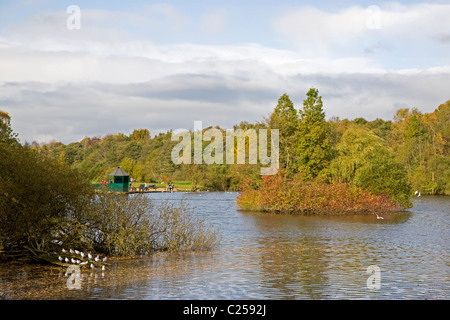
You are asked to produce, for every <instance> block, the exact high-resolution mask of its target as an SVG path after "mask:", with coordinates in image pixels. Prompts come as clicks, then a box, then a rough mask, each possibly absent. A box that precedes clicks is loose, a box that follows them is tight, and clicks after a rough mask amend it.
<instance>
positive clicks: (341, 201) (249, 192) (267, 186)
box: [237, 171, 401, 215]
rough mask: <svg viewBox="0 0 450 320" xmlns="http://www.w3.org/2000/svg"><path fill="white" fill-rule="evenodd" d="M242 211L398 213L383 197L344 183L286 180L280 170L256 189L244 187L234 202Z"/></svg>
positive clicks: (392, 202)
mask: <svg viewBox="0 0 450 320" xmlns="http://www.w3.org/2000/svg"><path fill="white" fill-rule="evenodd" d="M237 203H238V206H239V207H241V208H242V209H247V210H257V211H266V212H276V213H294V214H305V215H308V214H320V215H341V214H369V213H376V212H386V211H392V210H400V209H401V207H400V206H399V205H398V204H397V203H396V202H395V201H392V200H391V199H390V198H389V197H388V196H386V195H374V194H372V193H370V192H368V191H364V190H363V189H361V188H359V187H356V186H351V185H349V184H347V183H333V184H328V183H325V182H321V181H320V180H317V179H316V180H312V181H308V182H305V181H303V180H302V179H300V178H295V179H293V180H291V181H290V180H288V179H287V178H286V176H285V174H284V173H283V172H282V171H280V172H278V173H277V174H276V175H273V176H265V177H264V178H263V180H262V183H261V185H260V186H259V188H258V189H255V188H254V187H252V186H249V185H246V186H245V188H244V189H243V191H242V192H241V194H240V195H239V196H238V199H237Z"/></svg>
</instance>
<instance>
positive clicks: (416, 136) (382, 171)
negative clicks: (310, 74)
mask: <svg viewBox="0 0 450 320" xmlns="http://www.w3.org/2000/svg"><path fill="white" fill-rule="evenodd" d="M449 123H450V100H449V101H447V102H445V103H443V104H441V105H439V106H438V107H437V108H436V109H435V111H434V112H432V113H425V114H424V113H422V112H420V111H419V110H418V109H416V108H404V109H399V110H397V112H396V113H395V115H394V116H393V120H383V119H376V120H373V121H367V120H365V119H364V118H356V119H353V120H349V119H340V118H338V117H333V118H331V119H329V120H325V113H324V111H323V105H322V98H321V96H319V92H318V90H317V89H311V90H309V92H308V93H307V95H306V99H305V100H303V104H302V105H301V107H300V108H296V107H294V103H293V102H292V100H291V99H290V97H289V96H288V95H287V94H283V95H282V96H281V97H280V98H279V100H278V104H277V105H276V106H275V108H274V110H273V112H272V113H271V114H270V116H269V117H268V118H267V119H263V120H262V121H261V122H257V123H248V122H241V123H239V124H238V125H235V126H234V129H238V128H240V129H244V130H246V129H250V128H254V129H261V128H267V129H271V128H272V129H279V133H280V168H281V169H282V170H283V172H284V174H285V175H286V176H287V178H288V179H291V178H294V177H297V178H298V177H299V176H301V179H302V180H304V181H306V180H310V179H318V178H319V179H321V180H322V181H328V182H333V181H339V182H345V183H350V184H353V185H356V186H358V187H361V188H363V189H366V190H370V191H373V192H375V193H381V191H382V190H381V189H383V188H403V190H401V191H399V190H396V191H393V192H394V193H395V192H403V193H405V192H406V190H408V192H410V193H411V192H414V191H416V190H418V191H420V192H421V193H422V194H450V169H449V168H450V165H449V164H450V147H449V141H450V125H449ZM216 128H218V129H220V130H221V131H222V132H223V134H224V135H225V131H226V130H225V129H221V128H219V127H216ZM206 129H208V128H205V129H204V130H206ZM171 137H172V131H168V132H167V133H160V134H158V135H155V136H154V137H152V136H151V134H150V132H149V130H147V129H136V130H134V131H133V133H132V134H130V135H125V134H123V133H116V134H108V135H106V136H104V137H86V138H84V139H83V140H81V141H79V142H73V143H70V144H67V145H65V144H63V143H61V142H56V141H52V142H50V143H46V144H41V145H39V144H38V143H36V142H33V143H31V144H30V143H26V146H28V147H30V148H32V149H35V150H37V151H38V152H39V153H42V154H46V155H48V156H49V157H52V158H55V159H58V160H59V161H61V162H64V163H66V164H68V165H69V166H70V167H72V168H76V169H80V170H81V171H83V172H85V173H87V174H88V176H89V178H90V179H91V180H92V181H100V180H102V179H105V178H106V176H107V174H108V173H110V172H111V171H112V170H113V169H114V168H116V167H117V166H120V167H121V168H123V169H124V170H125V171H127V172H128V173H129V174H130V175H131V177H133V178H134V179H136V180H137V181H142V182H161V181H165V182H168V181H173V180H189V181H192V184H193V187H195V186H197V185H202V186H205V187H207V188H208V189H214V190H239V189H240V187H241V186H242V184H243V183H244V181H246V180H248V179H250V180H253V181H259V180H260V179H261V176H260V170H259V169H260V165H259V164H258V165H250V164H248V161H247V162H246V163H247V164H223V165H219V164H213V165H206V164H180V165H176V164H174V163H173V161H172V159H171V152H172V149H173V147H174V146H175V145H176V144H177V143H178V142H177V141H171ZM209 143H210V142H203V145H204V147H206V146H207V145H208V144H209ZM192 156H193V155H192ZM224 163H225V162H224ZM402 179H404V181H401V180H402ZM375 182H377V184H378V185H374V183H375ZM403 182H405V184H406V185H408V186H409V187H408V188H407V189H405V186H402V185H401V183H403Z"/></svg>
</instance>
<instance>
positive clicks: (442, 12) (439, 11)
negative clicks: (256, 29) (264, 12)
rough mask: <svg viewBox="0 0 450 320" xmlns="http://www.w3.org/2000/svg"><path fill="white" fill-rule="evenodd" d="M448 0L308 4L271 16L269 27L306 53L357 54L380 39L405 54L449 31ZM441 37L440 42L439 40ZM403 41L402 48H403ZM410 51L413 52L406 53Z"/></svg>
mask: <svg viewBox="0 0 450 320" xmlns="http://www.w3.org/2000/svg"><path fill="white" fill-rule="evenodd" d="M449 15H450V4H427V3H422V4H413V5H399V4H396V3H384V4H383V5H380V6H369V7H359V6H355V7H349V8H344V9H342V10H339V11H337V12H325V11H322V10H319V9H316V8H313V7H300V8H291V9H290V10H289V11H287V12H285V13H284V14H282V15H281V16H280V17H278V18H276V19H274V21H273V27H274V29H275V30H276V31H277V32H278V33H279V34H280V35H281V36H282V37H284V39H285V41H287V42H291V43H293V44H295V45H296V47H297V48H298V49H299V51H300V52H301V54H304V55H306V56H323V57H336V56H339V55H346V56H348V55H353V56H359V55H361V53H363V52H364V48H367V47H372V46H374V44H376V43H379V42H380V41H382V42H383V43H384V44H385V46H384V47H386V48H389V49H390V50H392V48H396V49H398V51H397V53H401V54H403V53H405V52H408V50H411V48H415V49H419V51H420V52H421V51H422V49H423V48H421V47H422V46H423V45H424V43H429V42H435V43H434V44H439V42H440V41H435V39H436V38H440V39H442V35H443V34H444V35H445V34H448V33H449V32H450V20H449V19H448V16H449ZM441 42H442V41H441ZM402 46H405V48H404V49H405V51H403V50H402ZM409 54H410V55H412V56H414V54H415V53H414V52H409Z"/></svg>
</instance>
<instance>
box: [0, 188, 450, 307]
mask: <svg viewBox="0 0 450 320" xmlns="http://www.w3.org/2000/svg"><path fill="white" fill-rule="evenodd" d="M236 196H237V194H236V193H215V192H214V193H213V192H211V193H208V192H205V193H172V194H149V197H152V198H153V199H155V201H164V200H169V201H179V200H180V199H183V198H184V199H186V200H187V201H188V203H189V204H190V205H191V206H192V207H194V208H195V211H194V213H193V214H195V215H198V216H200V217H206V218H207V219H208V221H209V223H211V224H213V225H214V227H216V228H218V229H220V230H221V234H222V243H221V245H220V246H219V247H218V248H217V249H216V250H213V251H211V252H200V253H178V254H165V253H158V254H155V255H153V256H150V257H141V258H138V259H117V260H114V261H112V262H111V265H110V267H109V268H108V269H107V270H106V271H101V270H87V269H82V271H81V278H80V281H81V289H79V290H69V289H68V287H67V278H68V277H67V276H65V275H64V273H65V270H61V268H53V267H52V268H48V267H45V268H43V267H36V266H20V265H0V298H4V299H11V298H15V299H17V298H19V299H21V298H27V299H28V298H37V299H448V297H449V294H448V292H449V285H448V282H449V259H448V258H449V255H448V249H449V248H448V243H449V230H448V218H449V212H450V198H449V197H421V198H418V199H416V200H415V202H416V206H415V208H413V209H411V210H410V211H408V212H404V213H399V214H390V215H383V217H384V219H383V220H379V219H376V217H375V216H345V217H310V216H289V215H272V214H260V213H251V212H242V211H239V210H237V207H236V204H235V199H236ZM370 265H377V266H379V267H380V268H381V288H380V289H377V290H374V289H369V288H367V279H368V277H369V274H368V273H367V272H366V270H367V267H368V266H370Z"/></svg>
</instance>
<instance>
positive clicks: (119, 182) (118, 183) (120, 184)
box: [108, 167, 130, 192]
mask: <svg viewBox="0 0 450 320" xmlns="http://www.w3.org/2000/svg"><path fill="white" fill-rule="evenodd" d="M108 177H112V182H110V183H108V186H109V188H110V189H111V190H112V191H117V192H127V191H128V186H129V183H130V175H129V174H128V173H126V172H125V171H123V169H121V168H120V167H117V168H116V169H114V171H113V172H111V173H110V174H108Z"/></svg>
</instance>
